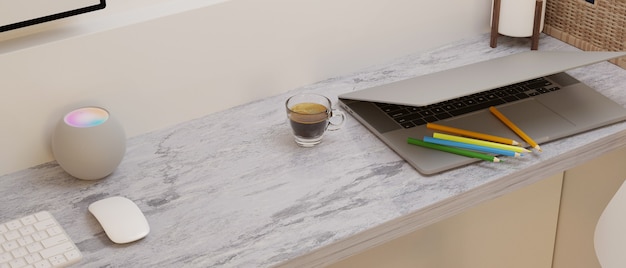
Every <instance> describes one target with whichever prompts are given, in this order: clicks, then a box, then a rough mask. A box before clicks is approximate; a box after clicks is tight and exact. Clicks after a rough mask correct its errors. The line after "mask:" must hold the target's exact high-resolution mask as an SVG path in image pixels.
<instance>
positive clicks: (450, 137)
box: [433, 133, 530, 153]
mask: <svg viewBox="0 0 626 268" xmlns="http://www.w3.org/2000/svg"><path fill="white" fill-rule="evenodd" d="M433 137H435V138H437V139H442V140H449V141H458V142H463V143H469V144H476V145H481V146H487V147H491V148H498V149H503V150H509V151H513V152H518V153H529V152H530V151H529V150H527V149H526V148H523V147H520V146H513V145H506V144H502V143H497V142H490V141H484V140H478V139H472V138H465V137H459V136H454V135H448V134H443V133H433Z"/></svg>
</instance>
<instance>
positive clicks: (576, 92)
mask: <svg viewBox="0 0 626 268" xmlns="http://www.w3.org/2000/svg"><path fill="white" fill-rule="evenodd" d="M624 55H626V52H582V51H528V52H523V53H518V54H514V55H510V56H506V57H501V58H497V59H493V60H488V61H483V62H478V63H474V64H470V65H465V66H461V67H458V68H454V69H449V70H446V71H442V72H438V73H433V74H428V75H424V76H420V77H415V78H411V79H406V80H402V81H398V82H394V83H390V84H386V85H382V86H377V87H373V88H368V89H363V90H359V91H354V92H350V93H347V94H343V95H340V96H339V100H340V105H341V106H342V108H343V109H344V110H346V111H347V112H348V113H350V114H352V115H353V116H354V117H355V118H356V119H357V120H359V121H360V122H361V123H362V124H363V125H365V126H366V127H367V128H368V129H369V130H371V131H372V132H373V133H374V134H375V135H376V136H378V137H379V138H380V139H381V140H382V141H383V142H385V143H386V144H387V145H388V146H389V147H390V148H392V149H393V150H394V151H395V152H396V153H398V154H399V155H400V156H401V157H403V158H404V159H405V160H406V161H407V162H409V163H410V164H411V165H412V166H413V167H415V168H416V169H417V170H418V171H419V172H421V173H423V174H427V175H428V174H434V173H438V172H442V171H446V170H449V169H452V168H455V167H459V166H463V165H467V164H470V163H473V162H476V161H480V160H476V159H472V158H467V157H463V156H458V155H454V154H450V153H445V152H439V151H435V150H431V149H426V148H422V147H418V146H414V145H410V144H408V143H407V138H408V137H412V138H416V139H422V138H423V137H424V136H431V135H432V133H433V131H431V130H428V129H427V128H426V125H425V123H426V122H436V123H438V124H441V125H446V126H452V127H457V128H462V129H467V130H472V131H477V132H481V133H486V134H491V135H497V136H502V137H508V138H512V139H515V140H517V141H520V142H523V140H521V139H520V138H519V137H518V136H517V135H516V134H515V133H514V132H512V131H511V130H510V129H509V128H507V127H506V126H505V125H503V124H502V123H501V122H500V121H499V120H498V119H497V118H496V117H494V116H493V115H491V113H490V112H489V111H488V110H487V109H488V107H489V106H496V107H497V108H498V109H499V110H500V111H501V112H502V113H503V114H505V115H506V116H507V117H508V118H509V119H511V121H513V122H514V123H515V124H516V125H517V126H519V127H520V128H521V129H522V130H524V131H525V132H526V133H527V134H528V135H529V136H530V137H532V138H533V139H534V140H535V141H536V142H538V143H539V144H541V143H545V142H548V141H551V140H555V139H559V138H563V137H566V136H570V135H574V134H578V133H581V132H584V131H587V130H591V129H594V128H598V127H601V126H605V125H608V124H612V123H616V122H619V121H622V120H626V109H625V108H624V107H622V106H621V105H619V104H617V103H615V102H614V101H612V100H610V99H609V98H607V97H605V96H604V95H602V94H600V93H599V92H597V91H595V90H594V89H592V88H590V87H589V86H587V85H585V84H583V83H581V82H580V81H578V80H577V79H575V78H573V77H571V76H570V75H568V74H566V73H564V71H566V70H569V69H573V68H577V67H581V66H585V65H589V64H593V63H597V62H601V61H605V60H608V59H612V58H616V57H620V56H624ZM523 145H524V146H528V145H527V144H523Z"/></svg>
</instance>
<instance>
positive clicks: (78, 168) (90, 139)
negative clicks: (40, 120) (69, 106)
mask: <svg viewBox="0 0 626 268" xmlns="http://www.w3.org/2000/svg"><path fill="white" fill-rule="evenodd" d="M52 153H53V154H54V157H55V159H56V161H57V163H58V164H59V165H60V166H61V168H63V170H65V171H66V172H67V173H69V174H70V175H72V176H74V177H76V178H79V179H83V180H97V179H101V178H104V177H106V176H108V175H110V174H111V173H113V171H114V170H115V169H116V168H117V166H118V165H119V164H120V162H121V161H122V158H124V154H125V153H126V135H125V134H124V129H123V128H122V125H121V124H120V123H119V122H118V121H117V120H116V119H115V118H114V117H113V116H111V114H110V113H109V112H108V111H107V110H105V109H103V108H100V107H83V108H79V109H76V110H73V111H71V112H69V113H67V114H66V115H65V116H64V117H63V118H62V119H61V120H59V123H57V125H56V128H55V129H54V132H53V134H52Z"/></svg>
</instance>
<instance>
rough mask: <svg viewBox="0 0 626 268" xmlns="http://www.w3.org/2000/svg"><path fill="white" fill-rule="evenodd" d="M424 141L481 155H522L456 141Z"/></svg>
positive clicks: (431, 138)
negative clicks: (481, 153) (480, 153)
mask: <svg viewBox="0 0 626 268" xmlns="http://www.w3.org/2000/svg"><path fill="white" fill-rule="evenodd" d="M424 141H425V142H430V143H434V144H439V145H445V146H451V147H457V148H462V149H468V150H474V151H479V152H483V153H491V154H497V155H504V156H513V157H520V156H521V155H522V154H520V153H518V152H514V151H511V150H504V149H499V148H493V147H487V146H482V145H476V144H470V143H464V142H458V141H450V140H442V139H437V138H433V137H424Z"/></svg>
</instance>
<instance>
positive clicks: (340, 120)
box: [285, 93, 346, 147]
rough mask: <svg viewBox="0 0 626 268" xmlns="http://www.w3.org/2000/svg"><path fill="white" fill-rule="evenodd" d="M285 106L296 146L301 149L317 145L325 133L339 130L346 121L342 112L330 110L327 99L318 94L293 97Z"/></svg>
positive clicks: (330, 105) (329, 102)
mask: <svg viewBox="0 0 626 268" xmlns="http://www.w3.org/2000/svg"><path fill="white" fill-rule="evenodd" d="M285 105H286V108H287V118H288V120H289V125H290V126H291V130H292V133H293V135H294V138H295V141H296V144H298V145H299V146H301V147H313V146H315V145H317V144H319V143H320V142H322V138H323V137H324V133H326V131H332V130H338V129H340V128H341V127H342V126H343V124H344V122H345V119H346V117H345V114H344V113H343V112H341V111H339V110H336V109H333V108H332V104H331V101H330V100H329V99H328V98H327V97H325V96H323V95H319V94H313V93H302V94H298V95H294V96H291V97H290V98H289V99H287V102H286V103H285Z"/></svg>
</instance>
